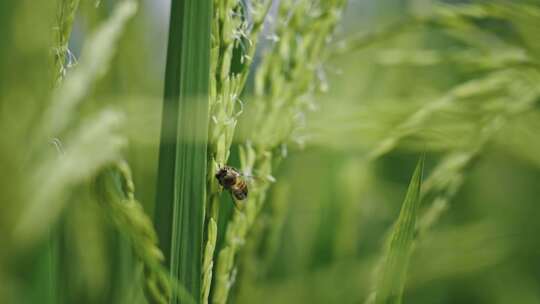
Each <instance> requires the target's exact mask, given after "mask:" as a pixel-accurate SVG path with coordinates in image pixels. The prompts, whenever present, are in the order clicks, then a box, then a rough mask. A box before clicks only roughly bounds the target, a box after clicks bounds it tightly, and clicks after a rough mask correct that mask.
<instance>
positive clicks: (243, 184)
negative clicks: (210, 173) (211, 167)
mask: <svg viewBox="0 0 540 304" xmlns="http://www.w3.org/2000/svg"><path fill="white" fill-rule="evenodd" d="M215 176H216V179H217V180H218V182H219V184H220V185H221V186H222V187H223V188H224V189H225V190H228V191H229V192H230V193H231V195H232V197H233V200H234V203H235V205H237V201H243V200H245V199H246V198H247V196H248V183H247V181H246V180H245V179H244V175H243V174H242V173H240V172H239V171H238V170H236V169H235V168H233V167H229V166H224V167H221V168H219V170H218V171H217V173H216V175H215ZM237 207H238V205H237Z"/></svg>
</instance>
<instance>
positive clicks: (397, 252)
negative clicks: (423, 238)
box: [375, 155, 425, 304]
mask: <svg viewBox="0 0 540 304" xmlns="http://www.w3.org/2000/svg"><path fill="white" fill-rule="evenodd" d="M424 158H425V157H424V155H422V156H421V157H420V160H419V161H418V163H417V165H416V168H415V170H414V173H413V176H412V178H411V181H410V183H409V188H408V190H407V194H406V195H405V200H404V202H403V205H402V207H401V211H400V213H399V217H398V219H397V220H396V222H395V225H394V228H393V231H392V233H391V235H390V238H389V242H388V246H387V252H386V255H385V258H384V262H383V265H382V268H381V272H380V280H379V282H378V285H377V290H376V292H377V295H376V301H375V303H377V304H379V303H385V304H386V303H392V304H399V303H401V301H402V295H403V289H404V287H405V282H406V272H407V266H408V264H409V260H410V256H411V253H412V249H413V246H414V239H415V238H414V235H415V225H416V219H417V216H418V208H419V206H420V202H421V200H420V188H421V185H422V174H423V171H424Z"/></svg>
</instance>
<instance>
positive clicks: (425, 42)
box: [0, 0, 540, 304]
mask: <svg viewBox="0 0 540 304" xmlns="http://www.w3.org/2000/svg"><path fill="white" fill-rule="evenodd" d="M217 2H219V1H217ZM229 2H230V3H232V2H231V1H229ZM229 2H228V3H229ZM215 3H216V1H214V4H215ZM219 3H221V2H219ZM223 3H225V2H223ZM235 3H236V2H235ZM238 3H241V6H237V10H236V11H234V13H235V14H236V15H231V16H226V15H223V16H221V17H220V18H222V19H226V18H227V17H230V18H231V19H234V20H235V22H236V23H234V24H235V26H237V28H240V29H243V30H245V31H238V32H235V33H236V34H237V35H240V36H241V37H232V38H234V39H235V40H234V41H235V43H233V44H224V45H223V48H225V46H226V47H227V48H228V49H222V48H221V46H222V45H221V44H218V43H217V42H216V41H214V43H215V44H214V49H213V52H217V51H219V52H220V54H222V55H223V57H219V56H217V57H214V59H215V58H224V57H225V56H232V57H235V56H236V55H238V52H239V49H238V48H237V47H240V48H241V47H242V43H244V44H246V45H245V46H248V45H249V43H250V42H249V41H252V40H253V39H252V38H249V39H248V38H246V37H245V34H246V33H249V29H250V28H249V26H250V25H251V24H252V23H251V22H252V21H253V20H254V19H253V18H256V17H257V16H253V15H250V14H247V15H246V16H243V15H242V14H243V13H241V12H239V11H241V10H243V9H247V10H248V11H249V10H250V9H252V6H251V5H252V4H254V3H262V2H260V1H248V0H241V1H238ZM298 3H300V4H298ZM330 3H333V1H322V0H321V1H318V0H313V1H311V0H306V1H285V0H281V1H274V4H275V7H274V6H273V7H271V8H270V10H269V12H268V18H267V20H266V25H265V27H264V28H263V29H261V33H260V37H259V41H258V44H257V45H255V46H251V45H249V48H248V49H249V51H250V52H253V51H254V50H255V49H257V53H255V54H254V55H253V57H252V58H249V59H246V58H244V59H245V60H246V61H244V62H243V63H242V62H236V61H235V60H232V59H231V67H230V68H231V71H232V70H234V71H238V70H237V69H238V68H241V67H245V65H244V64H245V63H249V62H251V59H253V61H252V62H251V63H252V67H251V69H252V70H251V71H250V75H251V76H250V77H248V78H245V77H246V76H245V75H247V71H243V72H242V74H241V75H242V80H241V84H242V86H239V87H238V88H236V89H235V90H233V91H234V92H235V94H240V93H241V92H242V90H241V87H243V85H244V84H245V87H246V90H245V91H244V93H243V94H244V96H237V95H234V96H232V95H230V96H229V95H227V92H226V91H221V92H217V91H216V92H211V93H212V94H216V95H213V96H214V98H215V100H214V101H217V100H218V99H219V96H221V97H222V98H225V97H226V98H227V100H228V101H229V103H228V104H227V105H228V108H226V109H225V108H224V109H220V108H215V111H216V112H217V113H218V115H216V117H217V119H218V122H220V121H221V120H220V119H223V121H221V122H222V124H219V127H227V128H228V129H227V130H226V132H224V133H220V132H217V133H220V134H221V135H220V136H216V138H215V139H213V140H214V144H217V146H216V147H218V148H217V149H216V151H217V150H219V153H217V154H219V155H216V156H215V159H214V160H213V161H215V162H216V164H218V165H222V164H221V163H220V162H225V161H226V160H227V159H228V158H229V161H227V162H228V163H233V164H234V163H236V164H238V163H241V164H242V163H244V164H248V166H246V168H248V169H249V168H251V167H250V162H251V165H253V163H252V162H253V159H254V158H256V155H259V156H260V155H267V154H265V153H266V152H267V150H268V151H272V153H273V154H272V155H273V156H276V155H278V154H279V153H281V152H284V151H287V152H288V157H287V158H286V159H285V160H283V161H282V162H281V163H280V166H279V169H278V170H272V168H274V169H275V168H277V167H276V166H273V167H272V166H271V165H275V164H270V162H268V163H265V166H263V167H259V168H256V169H257V170H251V171H252V172H249V174H251V175H253V179H254V181H253V185H251V184H250V187H251V188H250V189H252V190H254V191H255V192H256V191H257V179H261V178H262V179H263V180H264V181H265V182H264V183H265V185H267V186H268V187H267V188H265V189H263V191H261V193H263V195H261V197H262V198H261V202H263V201H264V204H262V203H261V204H259V205H257V209H253V210H256V211H257V212H252V211H250V212H252V213H251V215H250V217H251V219H250V225H249V228H250V229H249V230H247V229H246V227H244V226H242V227H240V228H238V229H240V230H241V229H246V230H245V231H244V230H241V231H240V230H237V232H238V231H240V233H236V234H234V233H230V235H231V237H229V239H227V238H226V236H225V235H224V232H225V231H226V230H227V227H228V226H227V223H230V222H229V220H230V218H231V214H232V215H234V214H235V212H237V211H236V210H235V209H234V207H233V205H232V202H230V201H228V200H226V199H224V198H223V196H222V197H221V199H220V204H221V205H220V210H222V211H223V212H221V211H220V214H219V218H218V219H216V223H214V224H215V225H214V224H212V223H210V224H207V225H206V226H207V227H211V228H207V229H208V230H207V231H206V232H207V233H208V234H207V235H208V239H206V240H205V241H209V243H215V249H216V252H215V253H214V254H212V253H211V252H210V253H207V263H206V265H207V266H208V265H209V263H211V261H212V258H213V262H212V263H215V262H216V261H217V260H218V259H219V256H218V254H219V252H221V251H222V250H223V249H224V248H229V251H230V252H229V253H227V252H225V254H230V255H229V256H227V257H228V258H229V260H227V261H231V260H234V262H235V263H233V264H230V265H229V264H222V265H224V266H221V267H222V269H221V270H219V269H218V270H219V271H221V272H220V273H221V274H223V275H224V276H223V278H224V280H223V281H222V282H221V283H216V272H214V278H213V280H212V277H211V275H210V274H211V272H212V267H213V270H214V271H218V270H216V268H218V267H219V266H216V265H217V264H213V265H212V267H210V268H208V267H206V268H203V269H201V270H202V271H207V274H206V275H207V277H206V278H205V280H206V281H207V283H206V284H207V285H208V284H209V285H210V286H211V285H213V287H210V289H208V286H207V285H206V286H205V288H204V292H203V296H204V297H205V298H206V297H209V298H210V299H212V298H214V299H215V300H216V301H217V302H225V301H228V302H229V303H364V302H366V301H370V300H373V299H374V298H373V297H372V298H370V296H372V295H373V294H374V291H375V292H376V291H377V290H379V288H378V287H380V286H381V285H380V284H381V283H380V281H379V279H380V278H381V274H382V273H385V272H384V269H389V268H388V267H386V268H385V266H384V265H385V264H384V257H385V256H386V254H387V252H388V251H387V247H386V245H387V243H386V241H387V240H388V239H390V238H391V236H392V231H393V227H394V223H396V221H397V222H398V223H399V222H402V221H401V220H400V215H399V214H400V208H401V206H402V204H401V203H402V202H403V199H404V197H405V194H406V191H407V189H406V188H407V185H408V184H409V181H410V177H411V175H412V174H413V171H414V166H415V163H416V161H417V160H418V157H419V155H420V154H422V153H423V152H425V153H426V159H425V170H424V179H423V183H422V190H421V193H420V198H421V205H420V208H419V209H418V212H417V213H418V217H417V218H416V225H415V227H414V233H413V234H409V233H408V234H407V239H408V242H409V241H410V242H411V243H412V244H414V246H412V247H411V248H409V247H408V246H406V247H407V248H409V249H411V252H410V256H408V258H407V259H408V260H409V262H408V267H407V270H406V274H405V275H404V277H405V281H404V286H403V288H404V290H403V296H402V302H403V303H490V304H492V303H496V304H497V303H501V304H502V303H524V304H528V303H531V304H532V303H539V302H540V288H539V287H538V286H540V272H539V271H538V269H539V268H540V262H539V261H540V256H539V252H540V241H539V239H538V238H537V236H536V232H537V231H539V230H540V224H539V223H538V221H537V220H536V218H538V217H539V216H540V208H539V207H538V197H539V196H540V190H539V189H540V188H539V187H538V181H539V180H540V172H539V169H540V137H539V136H538V134H539V133H540V113H539V109H540V108H539V106H538V102H539V99H540V42H539V41H540V40H538V37H539V35H540V3H538V1H537V0H516V1H503V0H500V1H499V0H497V1H476V0H468V1H433V0H406V1H402V0H378V1H361V0H349V1H348V3H347V6H346V9H345V10H344V14H343V16H337V15H331V14H330V15H325V14H326V13H329V11H325V5H328V4H330ZM169 4H170V3H169V2H168V1H139V2H137V3H136V1H131V0H128V1H126V0H122V1H114V0H101V1H77V0H57V1H30V0H22V1H10V0H8V1H0V37H2V40H0V129H1V130H2V135H1V136H0V171H1V172H2V175H1V176H0V185H1V187H0V248H1V249H0V302H1V303H146V302H147V299H151V300H152V301H156V302H158V301H159V299H161V300H162V301H164V302H166V301H167V300H166V299H163V298H161V297H162V296H163V295H167V294H168V293H169V291H168V290H167V289H168V288H169V287H170V286H168V285H167V284H173V283H174V282H170V281H167V280H166V278H164V277H160V276H161V275H162V272H161V271H162V268H161V266H156V265H155V264H154V263H155V262H156V261H159V260H160V257H161V255H160V253H159V251H154V250H155V237H154V235H153V231H152V230H151V229H150V227H149V225H148V224H149V222H148V218H152V217H151V215H152V214H153V210H154V200H155V196H156V172H157V157H158V147H159V129H160V115H159V114H160V113H161V110H162V109H161V102H162V94H163V85H164V83H163V82H164V75H165V73H164V71H165V70H164V65H165V59H164V58H165V56H164V55H165V53H166V45H167V42H166V34H167V22H166V20H168V6H169ZM277 4H283V7H286V8H287V10H285V11H281V12H279V11H278V10H277V8H276V7H277ZM300 5H305V7H301V6H300ZM235 7H236V6H235ZM240 7H241V8H240ZM135 9H137V10H135ZM229 12H230V11H229ZM307 12H311V13H309V14H308V13H307ZM334 12H335V11H334ZM214 17H215V16H214ZM319 17H321V19H322V20H331V19H332V18H334V17H335V18H338V19H336V20H333V21H332V22H337V24H338V25H337V38H333V40H331V41H326V40H325V41H322V42H321V43H318V42H317V41H318V39H321V38H322V36H323V35H325V33H326V32H325V33H323V32H320V29H321V28H326V27H327V26H328V24H326V23H324V22H321V23H316V24H317V26H316V27H311V25H313V23H310V20H312V19H310V18H315V19H317V18H319ZM244 18H245V19H244ZM317 20H318V19H317ZM213 21H214V22H215V21H216V20H213ZM328 22H330V21H328ZM323 23H324V24H323ZM279 24H282V25H283V24H285V26H281V30H278V31H277V32H275V29H276V28H279V26H278V25H279ZM287 24H295V26H294V27H293V26H291V27H289V28H287ZM224 25H226V24H225V23H223V24H222V23H219V22H218V23H214V26H216V27H219V26H224ZM296 25H298V26H297V27H296ZM330 28H331V26H330V27H329V28H328V30H330ZM222 29H223V28H222ZM295 29H296V30H298V29H300V30H298V31H294V33H293V30H295ZM280 31H281V32H280ZM233 32H234V31H233ZM304 34H305V35H304ZM303 39H304V40H303ZM227 41H228V40H227ZM231 45H233V46H234V48H233V50H232V51H231V50H230V47H231ZM321 45H324V46H327V47H329V49H327V51H329V52H327V51H324V52H319V51H318V50H316V49H313V48H312V47H314V46H315V47H321ZM245 46H244V47H245ZM273 46H278V47H277V48H273ZM303 46H306V47H305V48H303ZM307 46H309V47H307ZM271 50H275V53H268V52H270V51H271ZM244 51H245V50H244ZM315 53H316V55H317V56H312V55H313V54H315ZM235 54H236V55H235ZM249 54H252V53H249ZM264 54H267V56H268V57H263V56H264ZM321 54H322V58H321V57H318V56H319V55H321ZM214 55H215V54H214ZM248 56H251V55H248ZM241 57H242V56H239V57H235V58H241ZM314 57H316V58H315V59H316V60H314V61H312V59H313V58H314ZM262 58H270V59H271V60H268V59H266V60H265V59H262ZM225 59H226V58H225ZM223 62H228V61H226V60H225V61H223ZM321 62H325V64H324V65H320V63H321ZM298 66H301V69H299V70H295V68H294V67H298ZM223 70H226V69H223ZM215 71H217V69H216V70H215ZM306 71H310V72H313V73H312V74H308V73H307V72H306ZM298 74H301V75H298ZM255 75H259V76H258V77H257V76H255ZM214 76H215V77H218V76H222V75H221V74H218V73H216V74H215V75H214ZM216 79H217V78H216ZM222 80H223V79H222ZM223 81H224V82H223V83H222V84H220V86H221V87H222V88H223V87H226V86H224V85H223V84H225V83H226V81H227V80H226V79H225V80H223ZM229 81H230V79H229ZM244 81H245V82H244ZM314 82H317V83H319V84H320V85H319V86H318V87H315V86H312V84H313V83H314ZM216 86H217V84H216ZM319 89H322V90H319ZM298 92H300V93H301V94H299V95H295V94H297V93H298ZM306 92H307V94H304V93H306ZM220 94H221V95H220ZM306 96H308V97H309V98H306ZM229 98H230V99H229ZM238 98H239V99H238ZM233 100H234V101H236V106H235V107H234V102H231V101H233ZM238 100H242V103H243V105H244V106H245V108H244V109H245V111H243V112H242V113H241V114H239V111H238V110H240V108H241V107H240V106H239V105H240V103H239V102H238ZM269 100H271V101H272V102H275V101H276V100H278V101H283V104H282V105H298V107H296V106H294V107H275V108H272V107H271V106H269V107H268V108H266V105H270V104H273V105H274V106H275V105H276V104H277V105H280V104H279V103H272V102H268V101H269ZM231 105H233V107H231ZM258 108H259V109H258ZM222 110H223V111H224V113H225V112H226V113H225V114H227V115H224V116H223V117H221V116H220V115H219V113H221V112H220V111H222ZM254 113H255V114H254ZM301 113H302V114H301ZM214 114H216V113H214ZM236 114H238V115H239V116H238V117H236V116H235V117H234V124H236V119H237V118H238V120H239V124H244V125H245V126H246V127H245V128H242V127H241V128H239V132H238V134H237V136H236V137H234V138H232V131H231V130H232V129H234V128H231V125H227V124H226V123H227V122H228V121H226V118H227V117H229V116H231V115H236ZM254 118H255V119H254ZM299 126H301V128H298V127H299ZM225 133H226V134H225ZM223 134H225V135H223ZM210 135H212V133H210ZM246 139H249V140H250V141H249V142H246ZM298 143H301V144H302V145H303V147H301V148H300V147H299V145H298ZM229 145H231V150H230V157H229V151H228V150H229V147H228V146H229ZM239 147H241V149H240V148H239ZM285 147H288V148H287V149H286V150H285ZM239 150H240V151H241V152H238V151H239ZM257 153H259V154H257ZM207 156H208V155H207ZM208 157H211V156H208ZM210 159H212V158H210ZM120 160H125V161H126V162H125V163H124V162H119V161H120ZM111 164H112V165H113V167H111ZM114 164H116V165H114ZM118 164H121V165H120V167H115V166H118ZM125 164H129V167H130V168H131V172H132V173H133V176H132V177H130V175H129V174H127V173H126V172H129V170H128V169H127V167H124V166H125ZM209 166H210V167H211V168H213V167H215V163H211V164H209ZM111 168H112V169H111ZM252 169H253V168H252ZM123 170H124V171H123ZM208 171H210V170H208ZM206 173H208V172H206ZM96 175H98V176H99V178H98V179H97V180H96ZM261 175H262V176H261ZM267 175H271V177H270V176H267ZM208 176H209V177H211V174H209V175H208ZM274 178H275V180H276V182H275V183H270V179H271V180H273V179H274ZM129 181H132V183H133V184H131V182H129ZM96 182H97V183H98V184H99V185H100V187H101V188H98V189H96V188H95V187H94V186H95V183H96ZM214 182H215V181H214ZM208 183H209V185H210V186H212V185H213V186H216V184H212V180H211V178H210V179H209V180H208ZM260 184H261V183H260V182H259V185H260ZM126 185H129V186H126ZM133 185H134V187H132V186H133ZM104 189H106V190H107V191H105V193H108V194H109V196H106V198H107V199H104V196H103V193H104V192H103V191H104ZM98 190H99V191H98ZM213 190H216V189H213ZM111 193H112V194H114V195H111ZM216 193H217V192H216ZM99 194H102V195H101V196H100V195H99ZM257 197H259V196H257ZM138 202H140V204H141V205H139V204H138ZM107 203H108V204H107ZM225 203H228V205H224V204H225ZM259 207H260V210H259ZM237 213H239V212H237ZM149 216H150V217H149ZM237 216H238V215H237ZM156 220H159V219H156ZM233 228H234V227H233ZM409 228H410V227H409ZM220 231H221V232H220ZM248 231H249V232H248ZM408 231H409V232H411V231H410V230H408ZM238 235H240V236H242V237H241V238H239V237H235V236H238ZM411 235H412V237H413V240H411V239H410V238H409V237H410V236H411ZM214 238H215V239H214ZM231 244H233V245H231ZM232 247H234V249H230V248H232ZM390 247H391V246H390ZM407 254H409V253H407ZM208 261H210V262H208ZM231 263H232V262H231ZM201 264H202V261H201ZM397 266H399V267H402V266H404V265H403V264H400V265H397ZM399 267H398V268H399ZM208 269H210V270H208ZM390 269H397V268H390ZM152 271H155V272H152ZM208 271H209V272H208ZM387 272H388V274H385V276H387V277H390V279H394V278H393V277H392V274H393V271H387ZM149 273H150V275H148V274H149ZM152 275H153V277H152ZM149 278H150V280H148V279H149ZM152 279H154V280H153V281H152ZM201 279H203V278H201ZM219 284H222V285H220V286H222V287H221V288H222V289H221V291H223V290H225V291H226V292H224V293H221V294H220V293H216V289H213V290H212V288H216V286H218V285H219ZM223 284H225V285H223ZM402 284H403V281H400V282H399V284H398V285H400V288H401V285H402ZM171 286H172V287H170V288H174V287H175V286H174V285H171ZM145 287H146V288H145ZM177 287H178V290H180V291H181V290H182V286H177ZM152 288H155V289H154V290H153V291H152V290H151V289H152ZM152 292H154V294H155V298H153V299H152V298H151V296H149V293H152Z"/></svg>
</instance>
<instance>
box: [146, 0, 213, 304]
mask: <svg viewBox="0 0 540 304" xmlns="http://www.w3.org/2000/svg"><path fill="white" fill-rule="evenodd" d="M211 16H212V1H210V0H203V1H200V0H174V1H172V3H171V19H170V23H169V45H168V50H167V63H166V72H165V93H164V101H163V114H162V130H161V143H160V152H159V168H158V185H157V201H156V210H155V223H156V230H157V232H158V237H159V242H160V246H161V249H162V251H163V253H164V255H165V260H166V263H167V264H168V266H169V267H170V273H171V275H172V276H173V278H175V279H178V281H179V282H180V284H182V285H184V286H185V287H186V288H187V290H188V291H189V292H190V293H191V295H192V296H193V298H195V299H197V302H200V295H201V275H202V274H201V268H202V254H203V249H202V248H203V246H202V243H203V224H204V211H205V201H206V198H205V196H206V160H207V155H206V151H207V137H208V106H209V78H210V28H211ZM177 302H178V299H177V297H175V296H174V295H173V299H172V303H177Z"/></svg>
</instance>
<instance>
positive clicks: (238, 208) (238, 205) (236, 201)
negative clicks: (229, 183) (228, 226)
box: [229, 192, 242, 211]
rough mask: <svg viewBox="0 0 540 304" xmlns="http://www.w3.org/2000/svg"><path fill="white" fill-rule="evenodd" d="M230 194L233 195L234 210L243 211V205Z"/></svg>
mask: <svg viewBox="0 0 540 304" xmlns="http://www.w3.org/2000/svg"><path fill="white" fill-rule="evenodd" d="M229 194H230V195H231V200H232V201H233V203H234V208H235V209H236V210H237V211H240V210H242V205H240V203H239V202H238V200H237V199H236V198H235V197H234V195H233V194H232V193H231V192H229Z"/></svg>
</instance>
